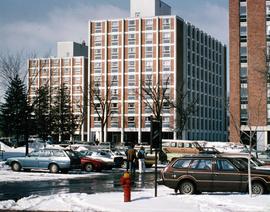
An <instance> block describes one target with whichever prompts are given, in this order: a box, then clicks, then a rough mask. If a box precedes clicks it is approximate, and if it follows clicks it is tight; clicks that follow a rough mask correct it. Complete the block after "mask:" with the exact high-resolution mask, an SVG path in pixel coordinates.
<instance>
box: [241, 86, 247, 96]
mask: <svg viewBox="0 0 270 212" xmlns="http://www.w3.org/2000/svg"><path fill="white" fill-rule="evenodd" d="M240 95H241V98H243V97H244V98H245V97H247V96H248V89H247V83H241V89H240Z"/></svg>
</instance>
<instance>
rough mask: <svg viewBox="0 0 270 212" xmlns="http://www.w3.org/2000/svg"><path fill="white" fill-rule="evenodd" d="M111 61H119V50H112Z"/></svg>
mask: <svg viewBox="0 0 270 212" xmlns="http://www.w3.org/2000/svg"><path fill="white" fill-rule="evenodd" d="M111 59H118V48H111Z"/></svg>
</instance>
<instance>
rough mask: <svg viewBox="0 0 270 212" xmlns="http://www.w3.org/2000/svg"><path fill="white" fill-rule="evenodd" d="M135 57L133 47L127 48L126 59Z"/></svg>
mask: <svg viewBox="0 0 270 212" xmlns="http://www.w3.org/2000/svg"><path fill="white" fill-rule="evenodd" d="M135 56H136V49H135V47H129V48H128V58H135Z"/></svg>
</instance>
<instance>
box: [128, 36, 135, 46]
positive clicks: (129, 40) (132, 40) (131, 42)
mask: <svg viewBox="0 0 270 212" xmlns="http://www.w3.org/2000/svg"><path fill="white" fill-rule="evenodd" d="M135 44H136V35H135V34H128V45H135Z"/></svg>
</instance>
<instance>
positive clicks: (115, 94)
mask: <svg viewBox="0 0 270 212" xmlns="http://www.w3.org/2000/svg"><path fill="white" fill-rule="evenodd" d="M111 99H112V100H118V89H117V88H112V89H111ZM113 104H115V103H113ZM117 109H118V108H117Z"/></svg>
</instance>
